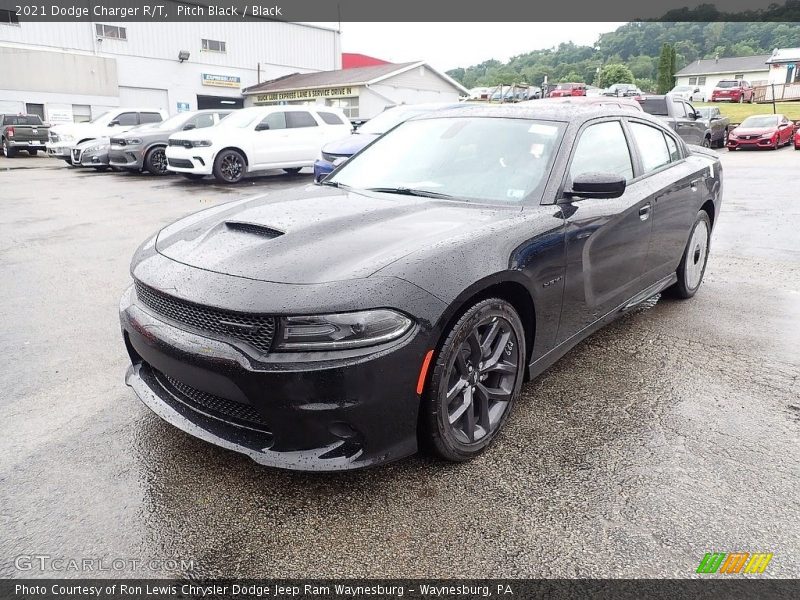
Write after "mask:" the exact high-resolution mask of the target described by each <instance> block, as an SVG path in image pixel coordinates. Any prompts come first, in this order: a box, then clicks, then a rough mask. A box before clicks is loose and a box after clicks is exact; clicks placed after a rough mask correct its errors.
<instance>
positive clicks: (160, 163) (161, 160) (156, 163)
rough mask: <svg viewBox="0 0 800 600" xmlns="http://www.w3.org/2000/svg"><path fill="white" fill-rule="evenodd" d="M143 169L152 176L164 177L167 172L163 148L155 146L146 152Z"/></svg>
mask: <svg viewBox="0 0 800 600" xmlns="http://www.w3.org/2000/svg"><path fill="white" fill-rule="evenodd" d="M144 168H145V169H147V170H148V172H150V174H152V175H166V174H167V173H169V171H168V170H167V153H166V151H165V148H164V147H163V146H156V147H155V148H153V149H151V150H150V151H148V153H147V156H146V157H145V159H144Z"/></svg>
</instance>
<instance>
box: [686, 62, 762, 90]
mask: <svg viewBox="0 0 800 600" xmlns="http://www.w3.org/2000/svg"><path fill="white" fill-rule="evenodd" d="M768 58H769V55H768V54H766V55H758V56H738V57H731V58H708V59H702V60H696V61H694V62H693V63H690V64H688V65H686V66H685V67H684V68H683V69H681V70H680V71H678V72H677V73H675V85H690V86H695V87H699V88H700V90H701V92H702V93H703V96H704V97H705V98H711V92H712V91H713V90H714V86H716V85H717V83H718V82H719V81H721V80H723V79H743V80H745V81H747V82H749V83H750V85H753V86H756V85H763V84H765V83H767V81H768V80H769V76H770V69H769V65H768V64H767V59H768Z"/></svg>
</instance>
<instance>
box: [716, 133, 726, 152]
mask: <svg viewBox="0 0 800 600" xmlns="http://www.w3.org/2000/svg"><path fill="white" fill-rule="evenodd" d="M727 145H728V130H727V129H726V130H725V131H723V132H722V137H721V138H719V141H718V142H717V148H724V147H725V146H727Z"/></svg>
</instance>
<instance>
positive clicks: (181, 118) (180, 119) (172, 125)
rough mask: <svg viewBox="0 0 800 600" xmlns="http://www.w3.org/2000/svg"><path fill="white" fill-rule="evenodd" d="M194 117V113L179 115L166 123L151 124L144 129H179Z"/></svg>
mask: <svg viewBox="0 0 800 600" xmlns="http://www.w3.org/2000/svg"><path fill="white" fill-rule="evenodd" d="M193 116H194V113H190V112H183V113H178V114H177V115H173V116H171V117H170V118H169V119H167V120H166V121H161V122H160V123H151V124H148V125H144V126H143V127H146V128H148V129H178V128H179V127H180V126H181V125H183V124H184V123H185V122H186V121H188V120H189V119H191V118H192V117H193Z"/></svg>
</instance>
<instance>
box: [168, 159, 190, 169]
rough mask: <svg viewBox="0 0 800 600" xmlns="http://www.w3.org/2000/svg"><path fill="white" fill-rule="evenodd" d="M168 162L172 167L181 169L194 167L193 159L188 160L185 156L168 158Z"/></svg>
mask: <svg viewBox="0 0 800 600" xmlns="http://www.w3.org/2000/svg"><path fill="white" fill-rule="evenodd" d="M167 164H168V165H169V166H170V167H177V168H179V169H191V168H193V167H194V165H193V164H192V161H190V160H186V159H184V158H168V159H167Z"/></svg>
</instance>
